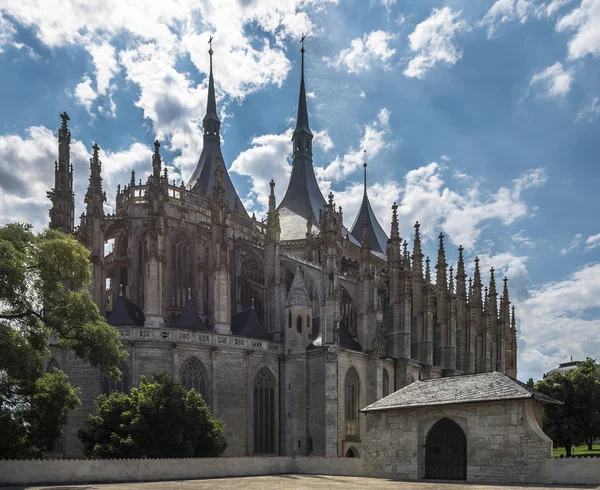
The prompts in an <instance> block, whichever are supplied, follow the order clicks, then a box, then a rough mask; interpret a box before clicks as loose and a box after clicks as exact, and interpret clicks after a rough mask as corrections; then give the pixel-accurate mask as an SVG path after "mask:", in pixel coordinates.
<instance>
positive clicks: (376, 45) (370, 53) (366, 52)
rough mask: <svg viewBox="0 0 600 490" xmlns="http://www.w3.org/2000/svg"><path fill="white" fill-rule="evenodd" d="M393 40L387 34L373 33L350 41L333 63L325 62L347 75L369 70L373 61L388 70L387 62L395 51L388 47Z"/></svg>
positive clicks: (392, 36) (381, 32) (389, 34)
mask: <svg viewBox="0 0 600 490" xmlns="http://www.w3.org/2000/svg"><path fill="white" fill-rule="evenodd" d="M393 39H394V35H393V34H391V33H389V32H385V31H382V30H378V31H373V32H371V33H369V34H365V35H364V36H363V37H362V38H360V37H357V38H355V39H353V40H352V41H350V47H349V48H345V49H342V50H341V51H340V52H339V54H338V55H337V56H336V57H335V59H334V60H333V61H331V60H329V59H328V58H325V60H326V61H327V62H328V64H329V66H334V67H336V68H338V69H339V68H344V69H346V71H347V72H348V73H360V72H362V71H366V70H369V69H370V68H371V64H372V62H373V61H375V60H379V61H381V62H382V63H383V67H384V68H385V69H389V68H390V67H391V66H390V64H389V62H390V60H391V59H392V57H393V56H394V54H395V53H396V50H395V49H393V48H390V46H389V43H390V42H391V41H392V40H393Z"/></svg>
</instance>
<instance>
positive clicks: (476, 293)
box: [469, 257, 483, 307]
mask: <svg viewBox="0 0 600 490" xmlns="http://www.w3.org/2000/svg"><path fill="white" fill-rule="evenodd" d="M482 287H483V285H482V284H481V272H480V270H479V257H475V272H474V273H473V295H472V296H473V297H472V298H471V297H469V301H470V303H471V304H472V305H473V306H476V307H481V306H482V297H481V293H482Z"/></svg>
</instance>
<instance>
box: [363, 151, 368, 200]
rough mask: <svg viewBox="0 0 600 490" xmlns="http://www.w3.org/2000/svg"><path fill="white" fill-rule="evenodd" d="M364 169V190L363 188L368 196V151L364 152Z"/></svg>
mask: <svg viewBox="0 0 600 490" xmlns="http://www.w3.org/2000/svg"><path fill="white" fill-rule="evenodd" d="M363 155H364V157H363V160H364V163H363V169H364V188H363V193H364V195H365V196H366V195H367V150H364V151H363Z"/></svg>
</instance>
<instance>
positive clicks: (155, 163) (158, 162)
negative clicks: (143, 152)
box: [152, 140, 162, 183]
mask: <svg viewBox="0 0 600 490" xmlns="http://www.w3.org/2000/svg"><path fill="white" fill-rule="evenodd" d="M161 167H162V159H161V157H160V142H159V141H158V140H156V141H155V142H154V155H152V177H154V180H155V183H158V181H159V179H160V169H161Z"/></svg>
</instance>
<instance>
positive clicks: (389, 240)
mask: <svg viewBox="0 0 600 490" xmlns="http://www.w3.org/2000/svg"><path fill="white" fill-rule="evenodd" d="M210 55H211V57H210V59H211V65H210V75H209V85H208V105H207V112H206V116H205V117H204V120H203V127H204V147H203V149H202V154H201V155H200V159H199V161H198V165H197V167H196V169H195V171H194V173H193V174H192V178H191V180H190V181H189V182H188V185H184V183H183V182H181V184H180V185H175V183H174V182H172V183H169V180H168V173H167V169H166V168H164V167H163V164H162V160H161V155H160V144H159V142H158V141H156V142H155V143H154V155H153V157H152V173H151V174H150V175H148V176H143V179H139V180H137V179H136V176H135V174H134V173H133V172H132V175H131V181H130V182H129V183H128V184H127V185H124V186H123V187H121V186H118V188H117V191H116V192H117V196H116V206H115V211H114V214H106V213H105V212H104V207H103V205H104V202H105V201H106V195H105V192H104V191H103V189H102V176H101V162H100V159H99V156H98V151H99V147H98V145H96V144H95V145H94V146H93V148H92V150H93V156H92V158H91V159H90V178H89V186H88V189H87V193H86V195H85V213H83V214H82V216H81V222H80V225H79V226H78V227H77V228H75V226H74V207H75V206H74V193H73V168H72V165H71V163H70V155H69V146H70V138H71V135H70V132H69V129H68V120H69V117H68V116H67V114H66V113H63V114H62V115H61V117H62V125H61V127H60V129H59V131H58V161H57V162H56V163H55V186H54V188H53V189H52V190H51V191H50V192H49V193H48V197H49V198H50V200H51V201H52V208H51V210H50V227H51V228H54V229H58V230H61V231H64V232H65V233H70V234H74V235H75V236H76V237H77V238H78V240H79V241H80V242H81V243H82V244H84V245H85V246H86V247H87V248H88V249H89V251H90V261H91V272H92V283H91V286H90V294H91V295H92V298H93V299H94V301H95V303H96V304H97V305H98V308H99V309H100V311H101V313H102V314H104V315H105V316H106V318H107V321H108V323H109V324H111V325H112V326H113V327H114V328H115V329H117V331H118V333H119V337H120V339H121V341H122V343H123V349H125V350H126V351H127V352H128V353H129V357H128V359H127V361H126V362H125V363H124V364H123V366H122V367H121V369H122V371H123V376H122V378H121V380H120V381H119V382H118V383H115V382H114V381H112V380H109V379H108V378H106V377H105V376H104V375H103V374H102V373H101V372H100V371H99V370H97V369H95V368H92V367H90V366H88V365H86V364H85V363H83V362H82V361H80V360H78V359H76V358H74V357H73V356H72V354H71V353H70V352H68V351H64V350H61V349H60V348H59V347H58V346H57V345H54V346H53V348H52V358H51V359H50V360H49V366H52V367H57V366H58V367H60V368H61V369H63V370H64V371H65V372H66V373H67V374H68V376H69V380H70V381H71V383H72V384H73V385H74V386H79V387H80V388H81V401H82V406H81V408H80V409H78V410H77V411H75V412H73V413H71V415H70V417H69V425H68V426H67V427H65V429H64V434H63V437H62V440H61V442H60V444H59V447H57V449H56V452H57V453H61V454H63V455H66V456H76V455H79V454H81V448H80V443H79V440H78V439H77V436H76V433H77V430H78V429H79V428H80V427H81V426H82V425H83V424H84V422H85V420H86V419H87V416H88V414H90V413H92V411H93V409H94V400H95V399H96V397H97V396H98V395H99V394H100V393H102V392H104V393H108V392H110V391H112V390H122V391H127V390H129V389H130V388H131V387H132V386H135V385H136V384H137V383H138V382H139V379H140V376H142V375H145V376H147V377H150V376H151V375H152V374H153V373H156V372H167V373H168V374H169V375H170V376H173V377H175V378H178V379H180V380H181V381H182V383H183V384H184V385H185V386H186V387H187V388H189V389H191V388H195V389H196V390H198V391H199V392H200V393H201V394H202V396H203V397H204V399H205V400H206V402H207V404H208V405H209V407H210V408H211V410H212V411H213V413H214V414H215V415H216V416H217V417H219V418H221V419H222V420H223V422H224V424H225V431H226V436H227V441H228V444H229V446H228V448H227V451H226V455H229V456H251V455H259V454H268V455H314V456H360V455H361V452H362V447H361V440H363V438H364V436H365V434H366V431H367V430H368V429H369V426H370V423H371V419H370V418H369V417H368V416H367V417H365V416H364V415H362V414H360V413H359V410H360V409H361V408H363V407H366V406H367V405H369V404H371V403H373V402H375V401H376V400H378V399H379V398H382V397H383V396H386V395H388V394H390V393H392V392H393V391H395V390H398V389H400V388H402V387H404V386H406V385H407V384H410V383H412V382H413V381H415V380H417V379H426V378H434V377H442V376H457V375H461V374H469V373H480V372H485V371H501V372H504V373H506V374H508V375H509V376H512V377H516V375H517V340H516V325H515V313H514V307H513V309H512V311H511V308H510V301H509V295H508V284H507V281H506V278H505V279H504V287H503V290H502V294H501V295H500V298H499V299H498V292H497V289H496V283H495V279H494V271H493V269H492V270H491V273H490V282H489V286H488V287H486V288H485V290H484V288H483V285H482V282H481V277H480V270H479V263H478V259H475V271H474V275H473V278H472V279H471V278H468V280H467V275H466V273H465V263H464V260H463V249H462V247H459V249H458V264H457V268H456V271H453V269H452V267H450V268H449V269H448V265H447V263H446V255H445V254H446V252H445V249H444V236H443V235H442V234H440V236H439V250H438V256H437V262H436V263H435V271H434V273H435V276H436V277H435V283H434V282H432V278H431V275H432V271H431V266H430V261H429V257H427V258H426V259H425V260H424V257H423V253H422V252H421V239H420V235H419V223H418V222H417V223H416V224H415V227H414V237H413V241H412V245H413V250H412V253H410V252H409V251H408V243H407V240H402V239H401V237H400V232H399V228H398V217H397V205H396V203H394V204H393V205H392V206H391V212H392V225H391V230H390V235H389V237H388V235H387V234H386V232H385V231H384V230H383V229H382V227H381V226H380V224H379V222H378V221H377V217H376V216H375V214H374V213H373V210H372V208H371V205H370V203H369V198H368V195H367V188H366V186H365V191H364V195H363V200H362V205H361V207H360V211H359V213H358V216H357V217H356V219H355V221H354V225H353V226H352V229H351V230H348V229H347V228H345V226H344V224H343V214H342V208H341V207H337V206H336V204H335V202H334V196H333V194H331V193H330V194H329V196H328V198H327V200H326V199H325V198H324V197H323V195H322V193H321V190H320V189H319V185H318V183H317V180H316V178H315V173H314V169H313V162H312V144H313V134H312V132H311V130H310V127H309V121H308V109H307V104H306V91H305V82H304V48H302V75H301V79H300V96H299V100H298V115H297V121H296V128H295V130H294V134H293V139H292V145H293V164H292V173H291V177H290V181H289V185H288V188H287V190H286V193H285V196H284V197H283V200H282V201H281V203H280V204H279V206H276V200H275V184H274V182H273V181H271V193H270V197H269V208H268V215H267V219H266V220H265V221H259V220H257V219H256V218H255V217H254V216H249V215H248V213H247V212H246V209H245V208H244V205H243V203H242V201H241V200H240V199H239V196H238V194H237V191H236V189H235V188H234V186H233V184H232V182H231V179H230V177H229V174H228V172H227V169H226V166H225V163H224V161H223V157H222V155H221V150H220V126H221V123H220V120H219V117H218V114H217V106H216V98H215V88H214V79H213V69H212V55H213V53H212V49H211V51H210ZM365 171H366V168H365ZM108 241H111V242H112V243H113V244H114V245H113V248H112V250H111V251H110V252H109V253H105V243H106V242H108ZM423 262H425V263H423Z"/></svg>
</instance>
